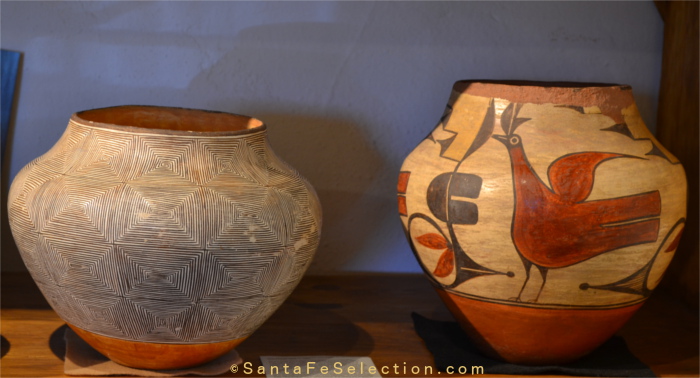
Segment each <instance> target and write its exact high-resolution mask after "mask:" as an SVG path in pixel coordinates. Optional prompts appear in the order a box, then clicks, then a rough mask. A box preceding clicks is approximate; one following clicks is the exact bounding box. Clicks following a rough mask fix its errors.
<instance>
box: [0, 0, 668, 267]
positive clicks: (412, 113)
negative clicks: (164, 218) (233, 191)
mask: <svg viewBox="0 0 700 378" xmlns="http://www.w3.org/2000/svg"><path fill="white" fill-rule="evenodd" d="M0 10H1V13H2V15H1V17H2V19H1V24H0V25H1V33H2V34H1V38H2V39H1V41H2V47H3V48H5V49H11V50H16V51H20V52H22V53H23V54H24V58H23V73H22V77H21V83H20V84H21V87H20V88H19V100H18V103H17V113H16V118H15V122H14V125H13V127H14V129H13V131H11V133H10V140H9V146H8V149H9V151H8V154H7V156H5V160H4V165H3V191H5V190H6V187H7V186H8V179H11V178H12V177H14V176H15V175H16V174H17V172H18V171H19V170H20V169H21V167H22V166H24V165H25V164H27V163H28V162H29V161H31V160H32V159H34V158H36V157H37V156H39V155H41V154H42V153H44V152H45V151H46V150H48V149H49V148H50V147H51V146H52V145H53V144H54V142H55V141H56V140H57V139H58V138H59V136H60V135H61V133H62V132H63V130H64V128H65V126H66V123H67V122H68V118H69V116H70V114H71V113H73V112H75V111H79V110H84V109H90V108H96V107H104V106H113V105H121V104H151V105H166V106H180V107H190V108H205V109H212V110H220V111H229V112H235V113H241V114H246V115H251V116H255V117H257V118H259V119H261V120H263V121H264V122H266V123H267V124H268V125H269V137H270V140H271V143H272V145H273V147H274V149H275V150H276V151H277V152H278V154H279V155H280V156H281V157H283V158H284V159H285V160H287V161H288V162H289V163H291V164H292V165H293V166H294V167H296V168H297V169H298V170H299V171H300V172H301V173H302V174H303V175H304V176H306V177H307V178H308V179H309V180H310V181H311V183H312V184H313V185H314V186H315V188H316V189H317V191H318V194H319V196H320V198H321V201H322V204H323V206H324V217H325V219H324V229H323V238H322V243H321V247H320V249H319V252H318V255H317V258H316V259H315V261H314V264H313V266H312V271H313V272H316V273H321V272H339V271H391V272H406V271H410V272H416V271H419V268H418V264H417V263H416V262H415V260H414V258H413V255H412V254H411V252H410V250H409V248H408V245H407V243H406V241H405V240H404V236H403V233H402V231H401V225H400V222H399V218H398V215H397V212H396V197H395V190H396V189H395V188H396V184H395V180H396V177H397V174H398V170H399V168H400V166H401V162H402V160H403V159H404V157H405V156H406V155H407V154H408V153H409V152H410V151H411V149H412V148H413V147H414V146H415V145H417V144H418V143H419V142H420V141H421V140H422V139H423V137H424V136H425V135H427V134H428V132H429V131H431V130H432V129H433V127H434V125H435V124H436V123H437V121H438V119H439V117H440V116H441V115H442V112H443V110H444V106H445V103H446V101H447V97H448V95H449V91H450V88H451V86H452V84H453V82H454V81H457V80H460V79H475V78H481V79H524V80H565V81H595V82H616V83H625V84H630V85H632V87H633V89H634V91H635V96H636V98H637V101H638V105H639V107H640V110H641V112H642V116H643V117H644V120H645V121H646V122H647V124H648V125H649V126H650V128H652V130H653V129H654V125H655V120H656V103H657V92H658V86H659V77H660V69H661V51H662V35H663V23H662V21H661V19H660V17H659V15H658V13H657V11H656V8H655V7H654V4H653V3H652V2H651V1H643V2H637V1H635V2H609V1H599V2H568V1H567V2H496V1H490V2H466V1H465V2H376V3H375V2H299V3H296V2H283V3H277V2H250V3H249V2H90V3H88V2H47V3H42V2H11V1H2V4H1V8H0ZM3 211H4V210H3ZM4 216H5V215H4V214H3V217H4ZM3 223H4V228H3V234H2V242H3V249H2V269H3V270H6V271H7V270H21V269H23V265H22V263H21V261H20V259H19V256H18V254H17V252H16V250H15V248H14V246H13V243H12V242H11V238H10V237H9V233H8V232H7V228H6V221H3Z"/></svg>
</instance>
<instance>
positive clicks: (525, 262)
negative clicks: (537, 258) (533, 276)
mask: <svg viewBox="0 0 700 378" xmlns="http://www.w3.org/2000/svg"><path fill="white" fill-rule="evenodd" d="M520 259H521V260H523V266H525V282H523V287H521V288H520V292H519V293H518V297H517V298H511V299H510V300H514V301H516V302H521V300H520V297H521V296H522V295H523V291H525V286H526V285H527V281H530V268H532V262H530V260H528V259H526V258H525V257H523V256H520Z"/></svg>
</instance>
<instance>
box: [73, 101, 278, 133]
mask: <svg viewBox="0 0 700 378" xmlns="http://www.w3.org/2000/svg"><path fill="white" fill-rule="evenodd" d="M71 121H73V122H75V123H78V124H80V125H83V126H91V127H99V128H104V129H111V130H117V131H124V132H131V133H145V134H163V135H191V136H194V135H196V136H228V135H245V134H252V133H257V132H261V131H264V130H265V129H266V125H265V124H264V123H263V122H262V121H260V120H259V119H257V118H253V117H249V116H245V115H240V114H235V113H228V112H222V111H214V110H204V109H192V108H180V107H168V106H155V105H118V106H112V107H104V108H96V109H89V110H83V111H79V112H76V113H74V114H73V115H72V116H71Z"/></svg>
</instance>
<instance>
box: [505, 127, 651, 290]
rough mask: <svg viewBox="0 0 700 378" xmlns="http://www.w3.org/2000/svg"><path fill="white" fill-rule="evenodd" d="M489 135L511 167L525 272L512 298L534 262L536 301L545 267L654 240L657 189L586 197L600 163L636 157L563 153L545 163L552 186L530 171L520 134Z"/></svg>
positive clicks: (514, 230)
mask: <svg viewBox="0 0 700 378" xmlns="http://www.w3.org/2000/svg"><path fill="white" fill-rule="evenodd" d="M493 138H495V139H497V140H499V141H500V142H502V143H503V144H505V145H506V147H507V148H508V154H509V155H510V161H511V167H512V171H513V190H514V192H515V210H514V213H513V223H512V226H511V235H512V238H513V243H514V244H515V248H516V249H517V251H518V253H519V255H520V258H521V259H522V262H523V265H524V266H525V274H526V278H525V282H524V283H523V286H522V288H521V289H520V293H519V294H518V297H517V298H515V300H516V301H520V300H521V299H520V297H521V296H522V294H523V290H524V289H525V286H526V285H527V282H528V281H529V280H530V269H531V268H532V265H535V266H536V267H537V269H538V270H539V271H540V274H541V275H542V285H541V286H540V289H539V292H538V293H537V297H536V298H535V300H534V301H535V302H537V300H538V299H539V296H540V294H541V293H542V289H543V288H544V284H545V282H546V281H547V272H548V270H549V269H553V268H563V267H567V266H570V265H573V264H577V263H579V262H582V261H585V260H587V259H590V258H592V257H594V256H597V255H600V254H602V253H605V252H609V251H613V250H616V249H618V248H622V247H627V246H631V245H636V244H642V243H650V242H654V241H656V239H657V237H658V233H659V219H658V216H659V214H660V213H661V197H660V196H659V192H658V191H653V192H648V193H641V194H635V195H630V196H626V197H617V198H610V199H602V200H591V201H586V199H587V198H588V196H589V195H590V193H591V190H592V189H593V181H594V174H595V169H596V167H598V165H599V164H601V163H603V162H605V161H607V160H610V159H616V158H637V157H635V156H630V155H622V154H616V153H608V152H581V153H573V154H569V155H564V156H562V157H560V158H559V159H557V160H555V161H554V162H553V163H552V164H551V165H550V166H549V169H548V172H547V174H548V176H549V183H550V185H551V188H550V187H548V186H547V185H545V183H544V182H543V181H542V180H541V179H540V177H539V176H538V175H537V173H535V171H534V170H533V169H532V166H531V165H530V163H529V162H528V160H527V156H526V155H525V150H524V149H523V144H522V140H521V138H520V136H519V135H518V134H512V133H511V134H510V135H494V136H493ZM653 217H657V218H653Z"/></svg>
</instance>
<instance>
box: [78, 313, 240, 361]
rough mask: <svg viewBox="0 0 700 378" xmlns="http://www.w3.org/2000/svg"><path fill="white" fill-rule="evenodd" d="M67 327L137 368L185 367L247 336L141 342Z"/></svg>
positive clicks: (218, 354)
mask: <svg viewBox="0 0 700 378" xmlns="http://www.w3.org/2000/svg"><path fill="white" fill-rule="evenodd" d="M68 326H69V327H70V328H71V329H72V330H73V331H75V333H76V334H78V336H80V338H82V339H83V340H85V342H87V343H88V344H90V346H92V347H93V348H95V349H96V350H97V351H98V352H100V353H102V354H103V355H104V356H105V357H107V358H109V359H110V360H112V361H114V362H116V363H118V364H121V365H125V366H129V367H133V368H138V369H152V370H164V369H184V368H188V367H192V366H197V365H201V364H204V363H207V362H209V361H212V360H214V359H216V358H217V357H221V356H222V355H224V354H226V353H227V352H228V351H230V350H231V349H233V348H235V347H236V346H238V344H240V343H242V342H243V341H244V340H245V339H246V337H243V338H240V339H235V340H230V341H224V342H220V343H208V344H159V343H144V342H137V341H127V340H121V339H115V338H113V337H107V336H102V335H97V334H94V333H92V332H88V331H85V330H83V329H80V328H78V327H76V326H74V325H72V324H68Z"/></svg>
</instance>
